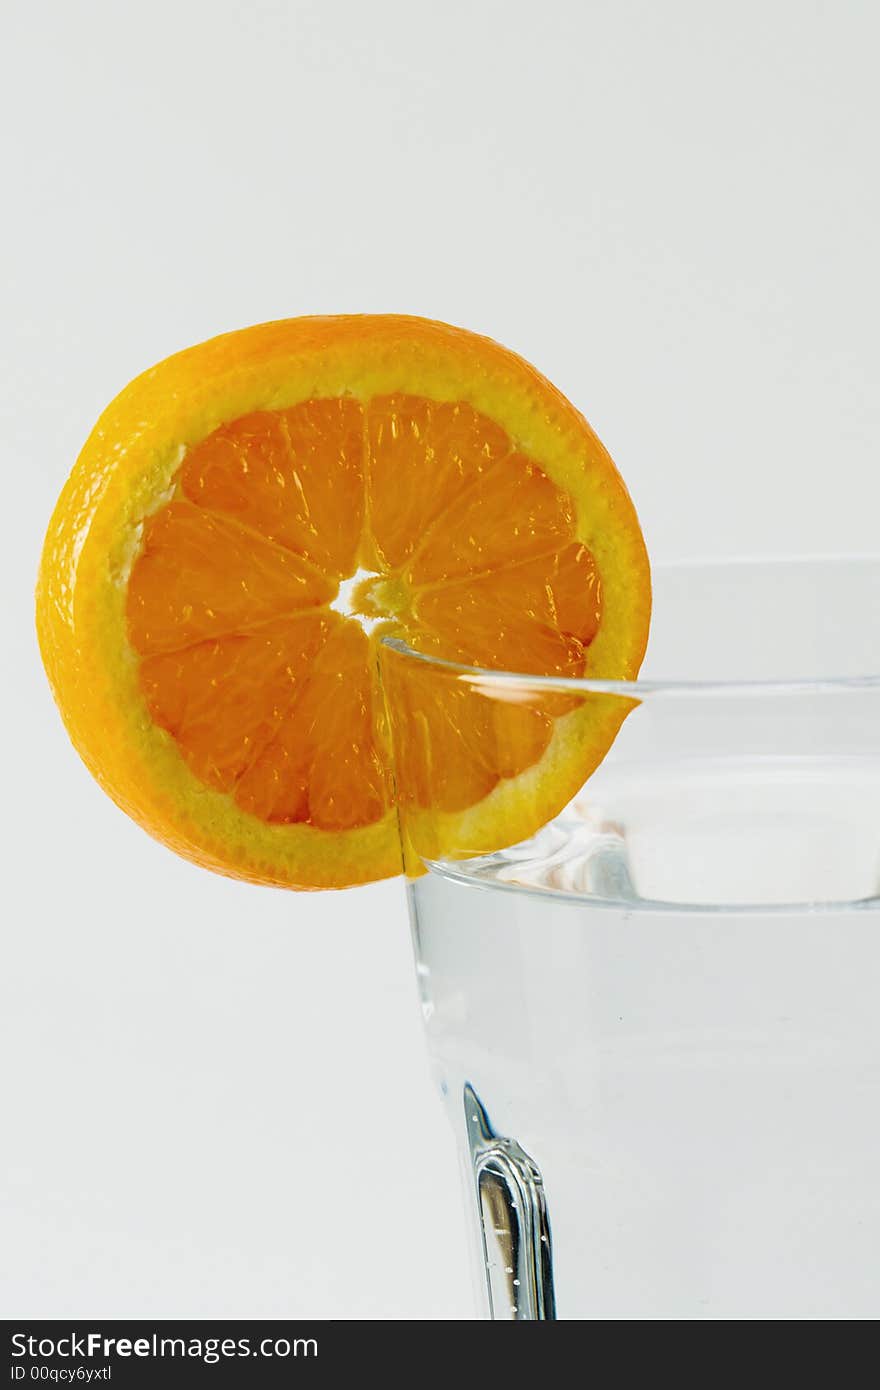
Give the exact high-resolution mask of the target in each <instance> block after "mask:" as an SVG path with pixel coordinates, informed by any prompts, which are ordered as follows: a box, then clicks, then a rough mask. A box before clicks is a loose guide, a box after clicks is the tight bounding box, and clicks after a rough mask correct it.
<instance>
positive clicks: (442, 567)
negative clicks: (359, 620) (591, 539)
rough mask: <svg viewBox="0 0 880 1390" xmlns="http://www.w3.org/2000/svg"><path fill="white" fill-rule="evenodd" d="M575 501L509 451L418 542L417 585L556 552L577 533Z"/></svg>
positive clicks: (412, 577)
mask: <svg viewBox="0 0 880 1390" xmlns="http://www.w3.org/2000/svg"><path fill="white" fill-rule="evenodd" d="M574 531H575V516H574V505H573V503H572V500H571V498H570V497H568V496H567V495H566V494H565V493H564V492H563V491H562V490H561V489H560V488H558V487H556V486H554V484H553V483H551V481H550V479H549V478H548V477H547V475H546V473H543V472H542V471H541V469H540V468H538V467H537V465H536V464H535V463H533V462H532V460H531V459H528V458H525V457H524V455H522V454H513V453H512V454H509V455H508V457H507V458H505V459H504V461H503V462H499V463H497V464H496V465H495V466H494V467H492V468H489V469H487V470H486V471H485V472H482V473H480V474H479V475H478V476H477V477H476V478H475V479H473V481H472V482H471V485H470V486H469V487H466V488H463V489H462V491H461V492H460V494H459V495H458V496H457V497H455V498H454V499H453V500H452V501H451V502H450V504H449V506H448V507H447V508H446V510H445V511H444V512H443V514H442V516H441V517H440V520H439V521H437V522H435V524H434V525H433V526H432V527H430V528H429V530H428V531H427V532H426V533H425V535H424V537H423V539H422V540H421V542H420V543H419V544H418V546H417V548H416V552H415V555H414V557H413V560H412V564H411V565H410V568H409V578H410V581H411V583H412V584H413V585H414V587H416V588H418V587H420V586H421V585H423V584H438V583H440V582H442V581H444V580H449V579H463V578H465V577H466V576H469V575H476V574H485V573H486V572H487V571H490V570H495V569H500V568H502V567H506V566H508V565H516V564H521V563H522V562H523V561H524V560H530V559H533V558H534V557H535V556H539V555H546V556H552V555H554V554H556V553H557V552H558V551H559V550H561V549H562V548H563V547H564V546H565V545H567V544H568V543H569V541H571V540H572V539H573V538H574Z"/></svg>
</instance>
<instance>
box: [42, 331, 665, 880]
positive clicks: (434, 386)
mask: <svg viewBox="0 0 880 1390" xmlns="http://www.w3.org/2000/svg"><path fill="white" fill-rule="evenodd" d="M144 422H146V424H145V423H144ZM649 610H650V587H649V579H648V570H647V561H646V558H645V552H644V546H643V543H642V538H641V533H640V531H639V528H638V523H637V520H636V518H635V513H634V512H633V509H632V505H631V503H630V501H629V498H628V496H627V494H626V491H625V489H624V488H623V485H622V484H621V482H620V479H619V476H618V475H617V473H616V471H615V470H614V467H613V465H612V464H611V461H610V459H609V458H608V456H607V454H605V452H604V450H602V448H601V445H599V443H598V441H597V440H596V439H595V436H594V435H593V434H592V432H591V431H590V429H589V426H587V424H586V422H585V421H583V419H582V418H581V417H580V416H579V415H578V414H577V413H576V412H575V411H574V410H573V408H572V407H571V406H569V405H568V403H567V402H565V401H564V400H563V398H562V397H560V396H559V395H558V393H557V392H555V391H554V389H553V388H552V387H550V386H549V384H548V383H546V382H545V381H544V380H543V379H542V378H541V377H539V376H538V374H537V373H536V372H534V371H533V369H532V368H530V367H528V366H527V365H526V364H525V363H523V362H522V361H521V360H520V359H518V358H516V357H514V356H513V354H510V353H508V352H506V351H505V350H504V349H502V348H499V347H498V346H497V345H495V344H493V343H490V342H488V341H487V340H485V339H481V338H477V337H475V336H474V335H472V334H467V333H464V332H463V331H462V330H456V329H450V328H446V327H445V326H443V325H437V324H431V323H427V322H425V321H423V320H414V319H400V318H393V317H387V318H363V319H358V318H348V319H345V318H343V319H327V320H308V319H306V320H291V321H289V322H287V323H282V324H270V325H265V326H263V327H261V328H256V329H247V330H243V331H242V332H241V333H238V334H231V335H228V336H227V337H226V338H225V339H219V340H214V341H213V342H211V343H207V344H204V345H202V346H201V347H200V348H194V349H191V350H190V351H188V352H186V353H182V354H180V355H179V356H178V357H176V358H171V359H169V360H168V361H167V362H165V363H163V364H161V365H160V366H159V367H158V368H155V369H154V370H153V372H151V373H148V374H147V375H146V376H145V377H143V378H139V379H138V380H137V381H135V382H134V383H132V385H131V386H130V387H129V388H127V390H126V391H125V392H123V393H122V395H121V396H120V397H119V398H118V399H117V401H116V402H114V403H113V405H111V407H110V408H109V410H108V411H107V412H106V414H105V416H104V417H103V418H102V420H101V421H100V422H99V425H98V426H97V428H96V431H95V433H94V434H93V435H92V437H91V439H90V440H89V442H88V443H87V445H86V448H85V450H84V451H83V455H82V456H81V459H80V461H79V463H78V465H77V469H76V470H75V472H74V475H73V476H72V478H71V480H70V482H69V483H68V485H67V488H66V489H65V492H64V494H62V498H61V500H60V502H59V505H58V508H57V509H56V514H55V517H54V518H53V522H52V526H51V527H50V531H49V535H48V537H47V543H46V549H45V552H44V559H43V565H42V569H41V578H40V587H39V594H38V623H39V629H40V636H41V642H42V647H43V652H44V657H45V660H46V665H47V669H48V671H49V675H50V679H51V680H52V683H53V687H54V690H55V694H56V698H57V699H58V702H59V705H60V706H61V709H62V713H63V715H64V717H65V721H66V723H67V725H68V728H69V730H70V732H71V735H72V737H73V739H74V742H75V743H76V745H77V747H78V748H79V750H80V752H81V753H82V755H83V757H84V758H85V760H86V762H87V763H88V765H89V766H90V768H91V769H92V771H93V772H94V773H95V774H96V776H98V778H99V780H101V782H102V784H103V785H104V786H105V787H106V788H107V790H108V791H109V792H110V793H111V795H113V796H114V797H115V798H116V800H117V801H119V802H120V804H122V805H123V807H124V808H125V809H126V810H127V811H129V812H130V813H131V814H133V815H135V817H136V818H137V819H139V820H140V821H141V822H142V823H143V824H144V825H145V826H146V828H147V829H149V830H150V831H151V832H152V833H153V834H155V835H157V836H158V837H159V838H160V839H162V840H164V841H165V842H167V843H169V844H171V845H172V847H173V848H175V849H177V850H179V851H180V852H182V853H184V854H187V855H188V856H189V857H191V858H194V859H196V860H197V861H199V862H201V863H204V864H207V865H208V866H209V867H212V868H215V869H219V870H220V871H223V872H227V873H232V874H235V875H238V876H242V877H246V878H251V879H255V880H257V881H261V882H270V883H278V884H286V885H291V886H300V887H319V886H341V885H344V884H349V883H354V882H361V881H364V880H367V879H371V878H377V877H382V876H385V875H387V874H389V873H394V872H396V871H397V870H398V868H399V864H400V860H399V851H398V849H397V831H396V826H395V816H394V807H393V804H392V801H393V784H392V779H391V776H390V772H389V762H390V756H389V747H388V730H387V728H386V721H385V710H384V704H383V699H382V693H381V691H380V689H379V683H378V668H377V650H376V648H377V642H378V639H379V636H380V635H381V634H382V633H385V632H394V633H397V634H399V635H400V636H402V637H403V638H404V639H405V640H406V641H407V642H409V643H410V644H411V645H412V646H413V647H415V648H416V649H418V650H421V651H423V652H426V653H430V654H435V655H438V656H441V657H445V658H450V659H452V660H455V661H461V662H465V663H468V664H472V665H478V666H489V667H496V668H499V667H500V668H504V669H513V670H520V671H523V672H526V673H529V674H540V675H550V676H560V677H570V676H581V675H584V674H589V675H593V676H597V677H604V678H628V677H632V676H634V675H635V673H636V671H637V669H638V665H639V662H640V660H641V656H642V654H643V651H644V646H645V640H646V636H647V624H648V617H649ZM86 670H91V671H92V672H93V678H90V683H89V682H84V681H83V675H84V672H85V671H86ZM444 691H445V692H446V693H443V692H444ZM420 717H421V718H423V719H428V720H429V721H433V722H432V735H433V738H434V740H435V743H436V746H437V747H439V748H442V749H443V750H444V756H443V759H442V762H443V771H442V774H441V775H439V776H433V777H432V778H429V779H427V780H426V779H425V778H422V781H421V784H420V783H419V779H418V778H416V779H415V780H414V785H415V786H417V787H419V786H420V785H421V791H420V792H419V794H420V795H422V796H423V797H424V798H425V799H426V801H427V800H430V801H431V802H432V804H435V805H437V806H438V807H440V809H442V811H443V812H444V813H448V814H452V815H453V816H454V815H455V814H457V813H467V812H469V811H471V810H472V808H473V807H474V805H475V804H476V803H478V802H481V801H482V800H483V799H484V798H486V797H488V796H489V794H490V793H491V792H493V791H494V790H495V789H496V788H498V787H499V785H500V784H504V785H507V784H510V786H511V788H514V789H515V784H516V781H517V779H518V778H519V777H520V776H521V775H522V774H523V773H524V772H525V771H526V770H528V769H534V768H535V767H538V768H540V765H541V760H542V758H544V756H545V754H546V750H547V748H548V746H549V745H550V743H551V739H552V736H553V734H554V722H555V721H554V718H553V716H552V715H551V714H549V713H547V712H546V711H545V712H542V713H538V712H536V711H535V710H533V709H520V710H517V709H514V708H511V709H510V710H509V711H508V712H506V713H505V715H504V719H505V738H504V740H503V741H502V740H499V739H497V738H495V739H488V738H487V737H486V731H485V730H484V729H481V727H480V724H481V720H482V719H483V718H484V713H481V711H480V709H479V706H478V703H476V702H475V701H474V699H473V698H470V699H468V698H467V694H466V692H463V690H461V689H459V690H458V691H450V690H449V688H448V686H442V685H441V686H440V687H439V689H438V691H437V692H436V694H433V693H432V694H429V696H428V698H427V699H426V700H425V701H424V704H423V708H422V709H421V711H420ZM610 736H613V735H609V734H608V732H607V731H606V732H603V733H601V734H600V733H598V732H597V734H596V736H595V737H594V738H593V740H592V744H591V743H590V741H589V740H587V741H586V744H585V740H584V738H583V736H581V737H578V738H573V739H572V741H571V755H570V759H569V761H570V764H571V770H572V772H575V771H576V772H577V773H578V774H579V775H582V776H586V775H587V773H588V772H589V771H590V770H591V766H592V765H595V763H596V762H597V761H598V760H599V758H601V756H602V755H603V754H604V751H605V749H606V747H607V743H608V741H609V737H610ZM587 764H590V765H587ZM558 765H559V758H558V753H557V755H556V756H555V757H554V759H553V767H554V769H556V770H555V771H554V773H553V776H554V777H555V778H556V779H557V781H559V784H560V787H561V786H562V781H561V780H560V778H559V772H558ZM548 775H549V774H548ZM564 780H565V781H566V782H570V781H571V778H567V779H564ZM512 794H514V793H513V792H512ZM550 799H551V800H552V797H551V798H550ZM548 804H549V803H548ZM529 828H530V829H534V828H535V827H534V826H531V827H529ZM486 833H487V831H486V829H485V827H484V828H483V829H482V830H481V835H482V836H483V839H485V836H486ZM525 833H527V831H526V832H525ZM488 834H489V838H490V839H491V827H489V830H488Z"/></svg>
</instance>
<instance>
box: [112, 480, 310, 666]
mask: <svg viewBox="0 0 880 1390" xmlns="http://www.w3.org/2000/svg"><path fill="white" fill-rule="evenodd" d="M334 593H335V588H334V586H333V585H332V584H330V583H329V582H328V580H327V579H326V578H325V577H324V576H323V575H321V574H319V573H318V571H317V570H315V569H313V568H312V567H311V566H310V565H309V564H308V563H307V562H306V561H304V560H303V559H301V557H300V556H299V555H293V554H291V553H290V551H287V550H282V549H281V548H280V547H279V546H276V545H273V544H272V542H271V541H268V540H264V539H263V537H262V536H260V535H259V534H258V533H257V532H255V531H250V530H247V529H246V528H244V527H242V526H241V525H239V524H238V523H237V522H234V521H231V520H227V519H226V518H225V517H219V516H213V515H212V514H211V513H210V512H204V511H202V510H201V509H200V508H198V507H194V506H193V505H192V503H190V502H177V501H174V502H169V503H168V505H167V506H166V507H163V508H162V510H161V511H160V512H157V513H156V515H155V516H151V517H149V518H148V520H147V522H146V524H145V526H144V535H143V542H142V548H141V552H140V555H139V556H138V558H137V561H136V563H135V565H134V568H133V570H132V573H131V577H130V579H129V581H128V599H127V610H126V611H127V617H128V631H129V637H130V640H131V644H132V646H133V647H134V648H135V650H136V651H137V652H139V653H140V654H141V656H147V655H149V654H151V653H153V652H161V651H175V650H178V649H179V648H181V647H186V646H189V645H190V644H191V643H193V642H203V641H205V640H206V639H208V638H217V637H223V636H225V635H226V634H228V633H229V634H234V633H240V632H241V631H242V630H243V629H244V628H247V627H251V626H253V625H254V624H255V623H262V622H265V621H266V620H267V619H269V618H274V617H275V616H276V615H277V614H278V613H290V612H294V611H296V610H297V609H301V608H311V607H314V606H316V605H317V604H321V603H328V602H329V601H330V599H331V598H332V597H333V595H334Z"/></svg>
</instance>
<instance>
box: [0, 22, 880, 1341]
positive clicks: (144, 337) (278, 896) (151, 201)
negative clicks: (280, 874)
mask: <svg viewBox="0 0 880 1390" xmlns="http://www.w3.org/2000/svg"><path fill="white" fill-rule="evenodd" d="M878 15H880V11H878V9H877V7H876V6H875V5H874V4H873V3H871V0H863V2H862V3H859V0H843V2H842V3H837V4H834V5H832V4H825V3H817V2H816V0H790V2H789V3H786V2H785V0H769V3H768V0H747V2H746V3H738V4H736V5H731V4H722V3H712V2H711V0H709V3H706V2H705V0H694V2H693V3H686V2H685V0H665V3H652V2H651V0H644V2H643V3H629V2H628V0H605V2H602V0H593V3H590V2H589V0H586V3H578V0H570V3H564V2H563V0H541V3H537V0H532V3H522V0H443V3H442V4H441V3H439V2H438V0H435V2H434V3H424V2H423V0H401V3H394V0H370V3H364V4H361V3H348V4H346V3H339V0H315V3H303V0H287V2H286V3H284V2H283V0H278V3H269V0H250V3H248V4H243V3H231V0H203V2H202V3H198V2H197V0H151V3H150V4H149V5H141V6H137V7H136V6H133V5H126V4H118V3H99V4H96V3H88V0H86V2H85V3H77V4H67V3H62V2H61V0H57V2H56V3H48V4H47V3H39V0H29V3H12V4H11V5H10V4H8V3H7V5H6V6H4V22H3V29H4V34H5V42H4V48H5V60H4V72H3V82H2V101H3V105H4V107H5V111H4V112H3V117H2V129H3V134H4V140H5V142H6V149H5V151H4V155H3V170H4V173H3V188H4V193H5V195H6V196H5V203H6V207H5V213H4V216H3V223H2V237H3V241H4V246H3V257H2V262H3V279H4V282H5V284H4V292H3V293H4V303H3V306H2V324H3V333H4V341H5V348H6V352H5V364H4V371H3V396H4V401H3V441H2V464H3V477H4V478H5V485H6V486H5V494H4V497H5V512H4V526H3V545H2V563H3V566H4V581H3V587H2V595H3V602H4V606H5V617H4V632H5V634H6V647H5V650H6V652H7V654H8V659H7V663H6V666H5V671H6V675H5V679H4V682H3V695H2V699H3V702H4V713H3V725H2V727H3V729H4V731H5V740H4V760H3V766H4V769H5V772H6V796H5V797H4V798H3V814H4V818H5V822H6V824H5V831H4V837H3V843H4V848H5V855H6V863H5V892H4V907H5V911H4V918H5V921H4V937H3V962H2V991H3V998H2V1029H3V1034H4V1038H3V1051H2V1056H3V1069H4V1076H3V1083H2V1084H3V1109H4V1114H5V1117H6V1132H5V1135H4V1139H3V1144H2V1160H0V1161H2V1165H3V1167H4V1169H5V1170H6V1171H5V1173H3V1175H2V1188H3V1192H4V1199H5V1200H6V1201H7V1202H8V1207H7V1208H6V1210H5V1211H4V1213H3V1233H2V1242H0V1243H2V1248H3V1271H2V1281H3V1282H2V1307H0V1313H2V1314H3V1315H5V1316H7V1317H13V1316H26V1315H27V1316H42V1317H53V1316H55V1317H64V1316H86V1315H87V1316H92V1317H95V1316H103V1317H113V1316H116V1317H123V1316H135V1317H136V1316H141V1317H152V1316H166V1317H187V1316H196V1317H197V1316H207V1317H224V1316H238V1317H243V1318H252V1317H259V1316H276V1315H293V1316H309V1315H314V1316H335V1317H349V1318H418V1317H427V1318H438V1319H450V1318H462V1317H466V1316H469V1314H470V1307H471V1305H470V1291H469V1286H468V1276H467V1269H466V1263H465V1255H464V1237H463V1222H462V1218H461V1216H460V1214H459V1204H458V1190H457V1186H456V1181H457V1180H456V1175H455V1166H454V1157H453V1150H452V1142H451V1137H450V1136H449V1135H448V1134H447V1130H446V1127H445V1121H444V1119H443V1117H442V1115H441V1111H440V1106H439V1103H438V1102H437V1100H436V1099H435V1097H434V1096H433V1094H432V1092H431V1087H430V1083H429V1079H428V1072H427V1065H426V1062H425V1057H424V1052H423V1045H422V1038H421V1032H420V1028H421V1025H420V1020H419V1017H418V1010H417V1005H416V996H415V988H414V982H413V978H412V965H411V960H410V955H409V945H408V939H407V927H406V921H405V912H404V901H403V891H402V888H401V886H400V884H399V883H389V884H382V885H378V886H374V887H371V888H365V889H361V890H358V891H355V892H349V893H344V894H335V895H334V894H320V895H312V896H308V897H307V896H292V895H289V894H284V893H281V892H274V891H271V890H260V889H254V888H249V887H245V886H242V885H238V884H234V883H230V882H226V881H224V880H221V879H219V878H215V877H212V876H211V875H209V874H206V873H203V872H201V871H199V870H197V869H195V868H193V867H191V866H190V865H188V864H185V863H183V862H181V861H179V860H177V859H175V858H174V857H173V856H172V855H171V854H170V853H169V852H167V851H165V850H164V849H162V848H160V847H159V846H157V845H155V844H153V843H152V841H150V840H148V839H147V838H146V837H145V836H144V835H143V834H142V832H141V831H139V830H138V829H136V828H135V827H134V826H133V825H131V824H129V822H128V821H127V820H126V819H125V818H124V816H123V815H122V814H121V813H120V812H119V811H117V810H116V809H115V808H114V807H113V806H112V805H111V804H110V802H109V801H107V800H106V799H105V798H104V797H103V796H102V794H101V793H100V792H99V791H98V789H97V788H96V787H95V786H94V785H93V784H92V782H91V781H90V779H89V777H88V776H87V774H86V773H85V771H84V770H83V768H82V767H81V766H80V765H79V763H78V761H77V759H76V757H75V756H74V754H73V753H72V751H71V749H70V748H69V746H68V744H67V741H66V739H65V736H64V734H63V732H62V729H61V726H60V723H59V720H58V718H57V716H56V714H55V711H54V708H53V706H52V703H51V699H50V697H49V693H48V689H47V687H46V684H45V681H44V679H43V677H42V674H41V671H40V669H39V665H38V658H37V654H36V644H35V640H34V637H33V631H32V626H33V624H32V603H31V590H32V583H33V577H34V573H35V569H36V564H37V557H38V551H39V545H40V541H41V536H42V532H43V529H44V527H45V524H46V521H47V519H48V515H49V512H50V509H51V506H52V503H53V501H54V498H55V496H56V494H57V492H58V489H59V488H60V486H61V483H62V481H63V478H64V476H65V475H66V473H67V470H68V468H69V467H70V465H71V464H72V462H73V459H74V457H75V455H76V453H77V450H78V448H79V446H80V444H81V442H82V440H83V439H84V437H85V435H86V434H87V432H88V430H89V428H90V427H91V425H92V423H93V420H94V418H95V417H96V415H97V414H98V412H99V410H100V409H101V407H102V406H103V405H104V404H105V403H106V401H107V400H108V399H109V398H110V397H111V396H112V395H113V394H115V392H116V391H117V390H118V389H119V388H120V387H122V386H123V385H124V383H125V382H126V381H127V380H128V379H129V378H130V377H131V376H133V375H134V374H135V373H136V372H138V371H140V370H141V369H142V368H144V367H146V366H148V365H149V364H150V363H152V362H153V361H155V360H157V359H159V358H161V357H164V356H165V355H166V354H168V353H169V352H172V351H174V350H175V349H177V348H179V347H182V346H185V345H187V344H189V343H192V342H196V341H198V340H200V339H203V338H205V337H208V336H210V335H211V334H213V333H217V332H220V331H222V330H225V329H229V328H235V327H239V326H241V325H244V324H247V323H252V322H256V321H259V320H264V319H269V318H279V317H284V316H286V315H293V314H303V313H312V312H322V313H326V312H334V311H355V310H372V311H388V310H397V311H407V312H413V313H421V314H426V315H430V316H434V317H438V318H443V319H447V320H449V321H451V322H453V323H460V324H464V325H466V326H468V327H471V328H474V329H477V330H479V331H481V332H484V333H489V334H491V335H493V336H494V337H497V338H498V339H500V340H501V341H502V342H504V343H506V344H508V345H509V346H511V347H513V348H515V349H517V350H519V351H520V352H521V353H523V354H524V355H525V356H526V357H528V358H530V359H531V360H532V361H534V362H535V363H536V364H537V365H538V366H540V367H541V368H542V369H543V370H544V371H545V372H546V373H547V374H548V375H549V376H550V377H551V378H552V379H553V380H555V381H556V382H557V383H558V385H559V386H560V387H561V388H562V389H563V390H564V391H565V392H566V393H567V394H568V395H569V396H571V397H572V398H573V399H574V401H575V402H576V403H577V404H578V405H579V406H581V407H582V408H583V409H584V411H585V412H586V414H587V415H588V417H589V419H590V420H591V422H592V423H593V425H594V426H595V428H596V429H597V430H598V432H599V434H600V436H601V437H602V438H603V440H604V441H605V443H606V444H607V445H608V447H609V448H610V450H611V452H612V454H613V455H614V457H615V459H616V461H617V463H618V465H619V467H620V468H621V470H622V472H623V474H624V476H625V478H626V479H627V481H628V483H629V485H630V487H631V490H632V492H633V495H634V497H635V500H636V503H637V505H638V507H639V510H640V513H641V516H642V520H643V523H644V526H645V531H646V535H647V539H648V543H649V546H650V548H651V550H652V553H653V554H654V556H655V557H656V558H678V557H682V556H689V555H695V554H706V553H712V554H733V553H737V552H746V553H773V552H793V551H829V550H832V551H849V550H853V551H858V550H862V551H864V550H872V549H876V548H877V547H876V533H877V518H878V515H880V468H878V450H877V442H878V438H880V393H878V390H877V379H878V366H880V347H878V343H880V334H878V323H880V276H878V268H877V266H878V246H880V200H878V178H877V149H878V135H880V128H878V126H880V122H878V118H880V86H878V83H877V75H876V68H877V51H878V43H880V20H878ZM7 566H8V569H7V568H6V567H7Z"/></svg>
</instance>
